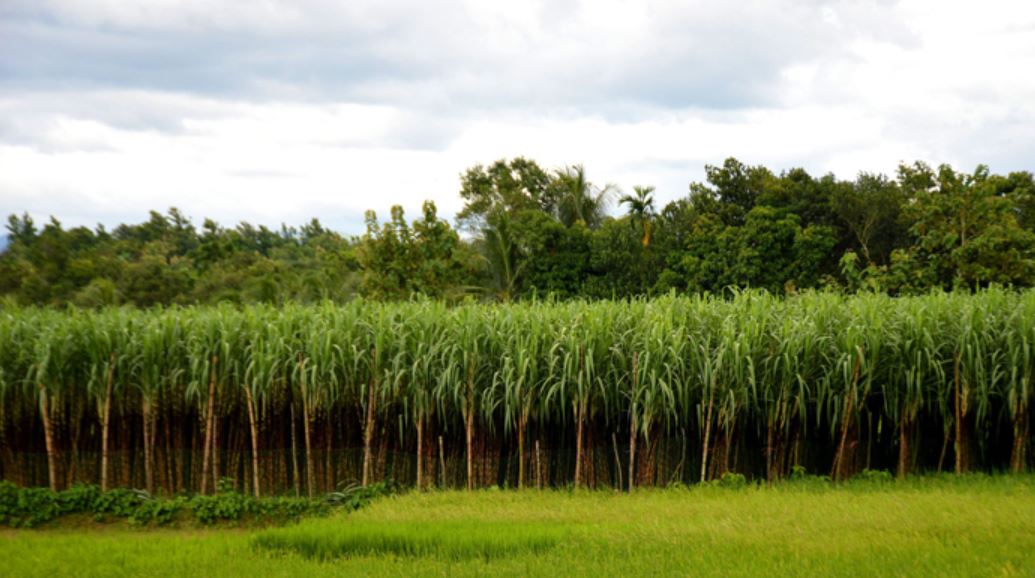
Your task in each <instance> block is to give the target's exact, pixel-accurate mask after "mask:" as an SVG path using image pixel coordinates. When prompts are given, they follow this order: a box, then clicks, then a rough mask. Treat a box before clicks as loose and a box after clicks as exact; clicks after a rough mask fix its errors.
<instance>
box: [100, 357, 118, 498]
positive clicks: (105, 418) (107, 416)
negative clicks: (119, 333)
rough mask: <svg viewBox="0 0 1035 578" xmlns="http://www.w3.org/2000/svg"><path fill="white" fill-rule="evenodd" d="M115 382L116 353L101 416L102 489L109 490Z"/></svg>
mask: <svg viewBox="0 0 1035 578" xmlns="http://www.w3.org/2000/svg"><path fill="white" fill-rule="evenodd" d="M114 382H115V354H114V353H112V354H111V360H110V362H109V365H108V382H107V385H106V386H105V391H104V411H103V415H102V417H101V491H102V492H107V491H108V461H109V454H108V436H109V433H108V432H109V431H110V429H111V396H112V389H113V388H114Z"/></svg>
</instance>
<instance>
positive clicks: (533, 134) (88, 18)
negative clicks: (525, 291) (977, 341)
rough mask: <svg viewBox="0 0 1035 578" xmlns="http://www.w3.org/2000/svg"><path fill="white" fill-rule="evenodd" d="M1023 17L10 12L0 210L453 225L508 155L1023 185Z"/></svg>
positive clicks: (0, 53)
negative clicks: (373, 218)
mask: <svg viewBox="0 0 1035 578" xmlns="http://www.w3.org/2000/svg"><path fill="white" fill-rule="evenodd" d="M1033 71H1035V2H1026V1H1021V0H1018V1H1012V2H1002V1H997V0H984V1H982V2H971V1H961V2H953V1H945V0H918V1H912V0H908V1H902V2H890V1H889V2H883V1H881V2H857V1H854V2H849V1H845V2H822V1H802V2H789V1H770V2H686V1H682V2H625V1H615V0H593V1H586V2H577V1H568V0H554V1H551V2H538V1H529V0H508V1H506V2H491V1H487V0H470V1H466V2H465V1H458V2H438V1H430V0H372V1H367V0H348V1H340V0H295V1H292V2H280V1H277V0H220V1H218V2H216V1H213V2H206V1H203V0H146V1H136V0H2V1H0V212H2V213H3V214H4V215H6V214H9V213H13V212H18V213H21V212H23V211H28V212H29V213H30V214H32V215H33V216H34V217H36V218H37V220H43V219H46V218H47V217H49V215H54V216H56V217H58V218H59V219H60V220H61V221H62V222H63V223H65V224H68V225H83V224H85V225H94V224H96V223H98V222H101V223H105V224H107V225H111V224H114V223H118V222H126V221H129V222H138V221H141V220H144V219H145V218H146V216H147V211H148V210H149V209H158V210H163V211H164V210H165V209H166V208H168V207H170V206H176V207H179V208H180V209H182V210H183V211H184V212H186V213H187V214H188V215H190V216H192V217H193V218H194V220H195V222H198V223H200V220H201V218H202V217H206V216H207V217H213V218H216V219H217V220H219V221H220V222H222V223H223V224H233V223H236V222H238V221H240V220H248V221H251V222H255V223H264V224H267V225H272V226H276V225H279V224H280V223H281V222H286V223H288V224H299V223H301V222H304V221H306V220H308V219H309V218H311V217H314V216H315V217H319V218H320V219H321V220H322V221H323V222H324V223H325V224H328V225H330V226H332V227H334V228H336V229H339V230H343V231H346V232H360V231H361V230H362V215H363V211H364V210H365V209H367V208H372V209H375V210H377V211H378V213H379V215H381V216H385V215H387V209H388V207H389V206H391V205H392V204H402V205H403V206H404V207H405V208H406V209H407V213H408V214H409V215H410V216H416V215H417V210H418V208H419V206H420V204H421V202H422V201H423V200H424V199H429V198H430V199H433V200H435V201H436V203H437V204H438V207H439V210H440V214H442V215H446V216H449V217H450V218H451V217H452V215H453V214H454V213H455V212H456V211H457V210H458V209H459V208H460V200H459V198H458V196H457V190H458V183H459V175H460V173H461V172H462V171H463V170H464V169H465V168H466V167H469V166H471V165H473V164H476V163H489V162H491V161H493V160H495V159H498V158H501V157H511V156H516V155H524V156H526V157H530V158H533V159H535V160H537V161H538V162H540V164H542V165H544V166H546V167H559V166H562V165H564V164H569V163H583V164H584V165H585V166H586V169H587V171H588V173H589V175H590V177H591V180H594V181H595V182H599V183H601V184H602V183H605V182H613V183H615V184H617V185H618V186H619V187H621V188H623V189H624V190H631V188H632V186H633V185H637V184H644V185H648V184H652V185H655V186H656V187H657V189H658V200H659V201H661V202H665V201H668V200H671V199H675V198H677V197H680V196H683V195H685V194H686V191H687V185H688V183H689V182H690V181H692V180H701V178H702V175H703V168H704V165H705V164H718V163H721V162H722V160H723V159H724V158H725V157H727V156H736V157H738V158H740V159H741V160H743V161H745V162H748V163H751V164H756V163H763V164H766V165H767V166H769V167H770V168H773V169H775V170H783V169H788V168H792V167H798V166H800V167H804V168H806V169H807V170H808V171H810V172H811V173H813V174H822V173H826V172H834V173H835V174H837V175H838V176H840V177H845V178H851V177H854V176H855V174H856V173H857V172H859V171H882V172H888V173H891V172H893V171H894V169H895V166H896V165H897V164H898V162H899V161H903V160H904V161H912V160H916V159H922V160H926V161H928V162H931V163H941V162H948V163H951V164H953V165H956V166H957V168H960V169H966V170H971V169H973V167H974V166H975V165H976V164H978V163H986V164H988V165H990V166H991V168H992V170H994V171H1003V172H1005V171H1011V170H1032V169H1035V73H1033Z"/></svg>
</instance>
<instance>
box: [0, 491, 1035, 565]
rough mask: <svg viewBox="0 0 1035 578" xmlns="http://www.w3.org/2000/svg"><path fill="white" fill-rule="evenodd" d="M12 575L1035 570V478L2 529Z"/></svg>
mask: <svg viewBox="0 0 1035 578" xmlns="http://www.w3.org/2000/svg"><path fill="white" fill-rule="evenodd" d="M0 561H2V562H0V575H5V576H21V577H30V576H48V577H52V576H73V575H74V576H143V575H146V576H211V577H220V576H228V577H229V576H247V577H249V578H260V577H264V576H299V575H305V576H312V577H322V576H484V575H504V576H558V577H559V576H572V575H575V576H594V577H597V578H602V577H604V576H618V575H623V576H624V575H650V576H688V575H689V576H752V577H754V576H770V575H786V576H1035V477H978V476H974V477H966V478H963V479H955V478H951V477H938V478H921V479H917V480H913V481H910V482H906V483H898V482H879V481H873V482H855V483H850V484H847V485H844V486H839V487H832V486H830V485H828V484H826V483H824V482H820V481H815V480H813V481H805V482H799V483H791V484H785V485H781V486H777V487H773V488H764V487H756V486H749V487H747V488H740V489H730V488H720V487H696V488H693V489H689V490H688V489H672V490H658V491H642V492H638V493H635V494H633V495H623V494H615V493H612V492H575V493H568V492H521V493H519V492H502V491H481V492H475V493H473V494H468V493H465V492H441V493H430V494H416V493H411V494H407V495H403V496H396V497H389V498H383V499H381V500H379V501H377V502H375V503H374V504H372V505H371V506H369V507H368V508H365V509H362V510H360V511H358V512H355V513H352V514H348V515H334V516H332V517H330V518H322V519H311V520H307V521H304V522H302V523H300V524H298V525H296V526H291V527H288V528H281V529H275V530H263V531H245V530H197V531H182V530H162V529H140V530H132V529H124V528H108V529H105V528H101V529H99V530H98V531H91V532H89V533H85V532H83V531H82V530H79V531H66V530H54V529H50V530H6V531H3V532H0Z"/></svg>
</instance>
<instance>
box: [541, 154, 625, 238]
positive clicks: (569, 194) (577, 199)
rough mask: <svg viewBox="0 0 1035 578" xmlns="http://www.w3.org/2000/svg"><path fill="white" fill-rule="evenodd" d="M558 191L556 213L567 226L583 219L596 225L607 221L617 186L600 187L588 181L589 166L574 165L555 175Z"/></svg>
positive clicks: (586, 224) (584, 221)
mask: <svg viewBox="0 0 1035 578" xmlns="http://www.w3.org/2000/svg"><path fill="white" fill-rule="evenodd" d="M554 181H555V187H556V193H555V194H556V195H557V205H556V206H557V209H556V210H557V217H558V219H560V221H561V223H563V224H564V226H566V227H570V226H572V225H574V224H575V223H582V224H584V225H585V226H587V227H589V228H591V229H594V228H596V227H598V226H600V224H601V223H602V222H603V221H604V217H605V216H607V210H608V209H609V208H610V207H611V202H612V201H613V200H614V196H615V195H616V194H618V187H616V186H615V185H613V184H607V185H604V186H603V187H598V186H596V185H594V184H593V183H591V182H589V180H588V178H587V177H586V169H585V167H583V166H582V165H574V166H570V167H567V168H565V169H562V170H559V171H557V173H556V174H555V177H554Z"/></svg>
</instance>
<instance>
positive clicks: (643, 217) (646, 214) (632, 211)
mask: <svg viewBox="0 0 1035 578" xmlns="http://www.w3.org/2000/svg"><path fill="white" fill-rule="evenodd" d="M633 192H634V194H632V195H623V196H622V198H621V199H619V200H618V204H619V205H629V213H628V215H629V218H630V221H629V222H631V223H632V224H633V226H635V225H637V224H639V225H640V226H642V227H643V248H644V249H646V248H647V247H649V246H650V234H651V218H652V217H653V216H654V196H653V195H654V187H641V186H639V185H637V186H635V187H633Z"/></svg>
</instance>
